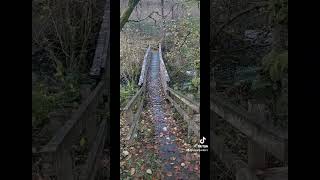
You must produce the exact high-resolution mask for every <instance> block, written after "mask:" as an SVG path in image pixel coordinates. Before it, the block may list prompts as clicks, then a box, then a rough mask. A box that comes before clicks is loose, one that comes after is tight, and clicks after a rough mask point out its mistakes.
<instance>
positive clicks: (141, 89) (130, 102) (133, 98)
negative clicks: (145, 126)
mask: <svg viewBox="0 0 320 180" xmlns="http://www.w3.org/2000/svg"><path fill="white" fill-rule="evenodd" d="M143 91H144V88H143V87H141V88H140V89H139V90H138V92H136V94H135V95H134V96H133V97H132V98H131V99H130V101H129V102H128V104H127V105H126V106H125V107H124V108H123V111H127V110H128V109H131V107H132V105H134V104H135V102H136V101H137V100H138V98H139V97H140V95H141V94H142V92H143Z"/></svg>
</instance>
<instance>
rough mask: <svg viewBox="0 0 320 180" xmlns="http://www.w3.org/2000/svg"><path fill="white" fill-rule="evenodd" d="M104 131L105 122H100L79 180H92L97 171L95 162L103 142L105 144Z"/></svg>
mask: <svg viewBox="0 0 320 180" xmlns="http://www.w3.org/2000/svg"><path fill="white" fill-rule="evenodd" d="M105 130H106V120H104V121H103V122H101V124H100V126H99V130H98V133H97V136H96V138H95V141H94V144H93V145H92V146H91V149H90V152H89V155H88V159H87V162H86V165H85V168H84V169H83V170H84V176H82V177H81V178H80V179H81V180H93V179H94V176H95V174H96V171H97V168H98V167H97V160H98V157H99V155H101V152H102V149H103V146H104V142H105V140H104V139H105V136H104V134H105Z"/></svg>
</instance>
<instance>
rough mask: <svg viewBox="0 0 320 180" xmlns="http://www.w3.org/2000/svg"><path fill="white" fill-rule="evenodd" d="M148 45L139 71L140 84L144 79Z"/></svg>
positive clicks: (148, 51) (148, 50)
mask: <svg viewBox="0 0 320 180" xmlns="http://www.w3.org/2000/svg"><path fill="white" fill-rule="evenodd" d="M150 49H151V47H150V45H149V46H148V49H147V51H146V54H145V55H144V58H143V64H142V68H141V73H140V78H139V83H138V85H139V86H141V85H142V84H143V83H144V81H145V80H146V79H145V78H146V73H145V69H146V65H147V59H148V55H149V53H150Z"/></svg>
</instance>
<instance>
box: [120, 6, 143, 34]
mask: <svg viewBox="0 0 320 180" xmlns="http://www.w3.org/2000/svg"><path fill="white" fill-rule="evenodd" d="M139 2H140V0H129V1H128V7H127V8H126V9H125V10H124V11H123V13H122V14H121V16H120V31H122V28H123V26H124V25H125V24H126V23H127V22H128V19H129V17H130V15H131V13H132V11H133V10H134V8H135V7H136V6H137V4H138V3H139Z"/></svg>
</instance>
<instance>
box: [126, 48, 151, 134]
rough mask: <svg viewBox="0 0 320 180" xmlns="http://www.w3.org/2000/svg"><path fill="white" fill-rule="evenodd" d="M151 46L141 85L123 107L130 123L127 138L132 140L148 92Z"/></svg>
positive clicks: (143, 66)
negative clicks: (147, 82)
mask: <svg viewBox="0 0 320 180" xmlns="http://www.w3.org/2000/svg"><path fill="white" fill-rule="evenodd" d="M150 50H151V47H150V46H149V47H148V49H147V51H146V54H145V56H144V59H143V65H142V68H141V74H140V79H139V83H138V85H139V86H141V87H140V89H139V90H138V91H137V93H136V94H135V95H134V96H133V97H132V98H131V99H130V101H129V102H128V103H127V105H126V106H125V107H124V108H123V109H122V112H123V114H124V116H125V118H126V122H127V124H128V125H129V127H130V129H129V133H128V136H127V137H126V140H132V136H133V135H134V134H135V131H136V129H137V126H138V123H139V120H140V115H141V112H142V110H143V105H144V99H145V92H146V81H147V75H148V72H149V66H150V59H151V57H150V56H151V52H150Z"/></svg>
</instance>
